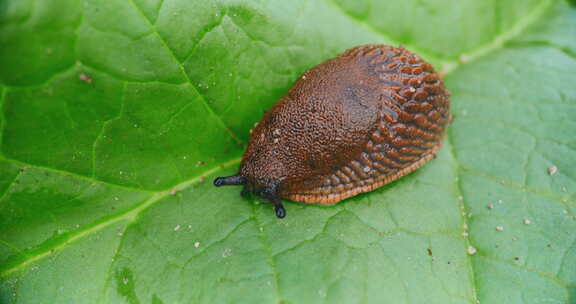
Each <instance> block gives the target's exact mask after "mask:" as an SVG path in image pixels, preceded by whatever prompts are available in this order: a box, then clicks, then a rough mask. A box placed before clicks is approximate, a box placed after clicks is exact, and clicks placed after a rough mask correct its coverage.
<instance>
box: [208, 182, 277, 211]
mask: <svg viewBox="0 0 576 304" xmlns="http://www.w3.org/2000/svg"><path fill="white" fill-rule="evenodd" d="M278 185H279V182H278V181H277V180H273V179H270V180H265V181H259V182H257V183H255V182H250V181H249V180H248V179H247V178H245V177H244V176H242V175H240V174H236V175H232V176H224V177H217V178H216V179H214V186H216V187H220V186H244V189H242V192H240V195H242V196H243V197H247V196H248V195H249V194H250V193H253V194H255V195H257V196H260V197H262V198H265V199H267V200H269V201H270V202H271V203H272V204H274V211H275V213H276V217H278V218H284V217H285V216H286V209H284V206H283V205H282V201H281V200H280V197H279V195H278Z"/></svg>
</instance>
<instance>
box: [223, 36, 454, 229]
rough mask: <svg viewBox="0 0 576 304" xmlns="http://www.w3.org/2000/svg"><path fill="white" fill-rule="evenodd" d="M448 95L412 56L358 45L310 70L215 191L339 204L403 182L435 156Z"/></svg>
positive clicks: (392, 49)
mask: <svg viewBox="0 0 576 304" xmlns="http://www.w3.org/2000/svg"><path fill="white" fill-rule="evenodd" d="M449 106H450V101H449V93H448V91H447V90H446V89H445V87H444V83H443V82H442V79H441V77H440V75H438V74H437V73H435V72H434V69H433V68H432V66H431V65H430V64H428V63H427V62H424V61H423V60H422V59H421V58H420V57H418V56H417V55H415V54H413V53H411V52H409V51H408V50H406V49H404V48H395V47H391V46H386V45H364V46H358V47H355V48H353V49H350V50H348V51H346V52H344V53H343V54H341V55H338V56H337V57H336V58H333V59H330V60H327V61H325V62H323V63H321V64H319V65H318V66H316V67H314V68H312V69H310V70H309V71H307V72H305V73H304V75H303V76H302V77H300V78H299V79H298V80H297V81H296V83H294V85H293V86H292V87H291V88H290V90H289V91H288V93H287V94H286V95H285V96H284V97H282V98H281V99H280V100H279V101H278V102H277V103H276V105H274V107H272V109H270V110H269V111H268V112H267V113H266V114H265V115H264V117H263V118H262V121H261V122H260V123H258V125H257V126H256V127H255V129H254V130H253V132H252V136H251V137H250V141H249V144H248V148H247V150H246V152H245V153H244V156H243V158H242V163H241V166H240V172H239V173H238V174H237V175H233V176H229V177H219V178H217V179H216V180H215V181H214V184H215V185H216V186H222V185H243V186H244V190H242V194H243V195H246V194H248V193H254V194H256V195H259V196H262V197H264V198H266V199H268V200H270V201H271V202H272V203H273V204H274V206H275V210H276V215H277V216H278V217H279V218H282V217H284V216H285V214H286V212H285V210H284V208H283V206H282V203H281V198H286V199H290V200H293V201H299V202H305V203H319V204H332V203H336V202H339V201H341V200H343V199H346V198H349V197H351V196H354V195H357V194H359V193H362V192H368V191H371V190H373V189H375V188H378V187H380V186H382V185H384V184H387V183H389V182H391V181H393V180H396V179H398V178H400V177H402V176H404V175H406V174H408V173H410V172H412V171H414V170H415V169H417V168H419V167H420V166H422V165H423V164H424V163H426V162H427V161H429V160H430V159H432V158H433V157H435V155H436V152H437V151H438V149H439V148H440V145H441V142H442V137H443V133H444V130H445V129H446V126H447V124H448V123H449V121H450V117H451V116H450V111H449Z"/></svg>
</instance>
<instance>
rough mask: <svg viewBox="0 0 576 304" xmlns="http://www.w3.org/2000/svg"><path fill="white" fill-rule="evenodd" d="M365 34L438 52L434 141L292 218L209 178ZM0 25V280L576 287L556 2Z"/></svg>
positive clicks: (42, 16)
mask: <svg viewBox="0 0 576 304" xmlns="http://www.w3.org/2000/svg"><path fill="white" fill-rule="evenodd" d="M363 43H387V44H392V45H398V44H402V45H404V46H405V47H407V48H408V49H410V50H412V51H414V52H417V53H418V54H420V55H421V56H423V57H424V58H426V59H427V60H429V61H430V62H432V63H433V64H434V65H435V67H436V68H437V69H438V70H440V71H442V72H443V73H445V74H446V76H445V80H446V84H447V86H448V88H449V89H450V91H451V92H452V105H453V106H452V113H453V114H454V117H455V119H454V122H453V124H452V125H451V126H450V127H449V131H448V133H447V136H446V140H445V142H444V146H443V148H442V149H441V152H440V154H439V156H438V158H437V159H435V160H433V161H431V162H430V163H429V164H427V165H426V166H424V167H423V168H422V169H420V170H418V171H416V172H414V173H413V174H410V175H409V176H407V177H405V178H402V179H400V180H398V181H396V182H393V183H391V184H389V185H387V186H385V187H382V188H380V189H378V190H376V191H373V192H371V193H366V194H362V195H359V196H357V197H354V198H351V199H348V200H346V201H344V202H341V203H339V204H337V205H333V206H317V205H304V204H299V203H286V208H287V212H288V217H287V218H286V219H284V220H278V219H276V218H275V217H274V215H273V211H272V209H271V208H270V206H269V205H267V204H260V201H258V200H244V199H241V198H240V196H239V189H236V188H233V187H230V188H227V189H216V188H215V187H213V186H212V184H211V182H210V181H211V180H212V179H213V178H214V176H217V175H226V174H233V173H235V172H236V171H237V170H238V165H239V160H240V156H241V154H242V152H243V149H244V147H245V144H246V142H247V139H248V136H249V132H248V131H249V129H250V128H252V126H253V124H254V123H255V122H257V121H258V120H259V119H260V117H261V116H262V114H263V113H264V111H265V110H266V109H268V108H270V107H271V105H272V104H273V103H274V102H275V101H276V100H277V99H278V98H279V97H281V96H282V95H283V94H284V93H285V92H286V91H287V89H288V88H289V87H290V85H291V83H292V82H293V81H294V80H295V79H297V78H298V76H299V75H300V74H301V73H303V72H304V71H305V70H306V69H308V68H310V67H312V66H314V65H316V64H318V63H319V62H321V61H322V60H325V59H327V58H330V57H332V56H334V55H335V54H337V53H339V52H341V51H343V50H345V49H347V48H349V47H352V46H355V45H359V44H363ZM0 46H1V47H0V102H1V110H2V118H1V124H0V126H1V128H2V132H1V135H0V136H1V146H0V148H1V157H0V303H220V302H222V303H319V302H325V303H383V302H385V303H442V304H445V303H454V304H455V303H473V304H474V303H575V302H576V232H575V231H576V163H575V162H574V160H575V159H576V137H575V135H574V134H576V120H575V117H576V85H575V84H576V9H575V8H574V7H572V6H570V5H569V4H567V3H566V2H562V1H553V0H549V1H537V0H530V1H527V0H509V1H472V0H470V1H449V0H436V1H417V0H410V1H400V0H398V1H377V0H373V1H369V0H366V1H356V0H311V1H307V0H300V1H281V0H277V1H276V0H275V1H233V0H230V1H228V0H222V1H162V0H126V1H104V0H100V1H97V0H85V1H75V0H69V1H65V0H59V1H53V0H52V1H51V0H42V1H40V0H37V1H33V0H6V1H2V2H0ZM552 168H555V169H552ZM554 171H557V172H554ZM551 173H554V174H551Z"/></svg>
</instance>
